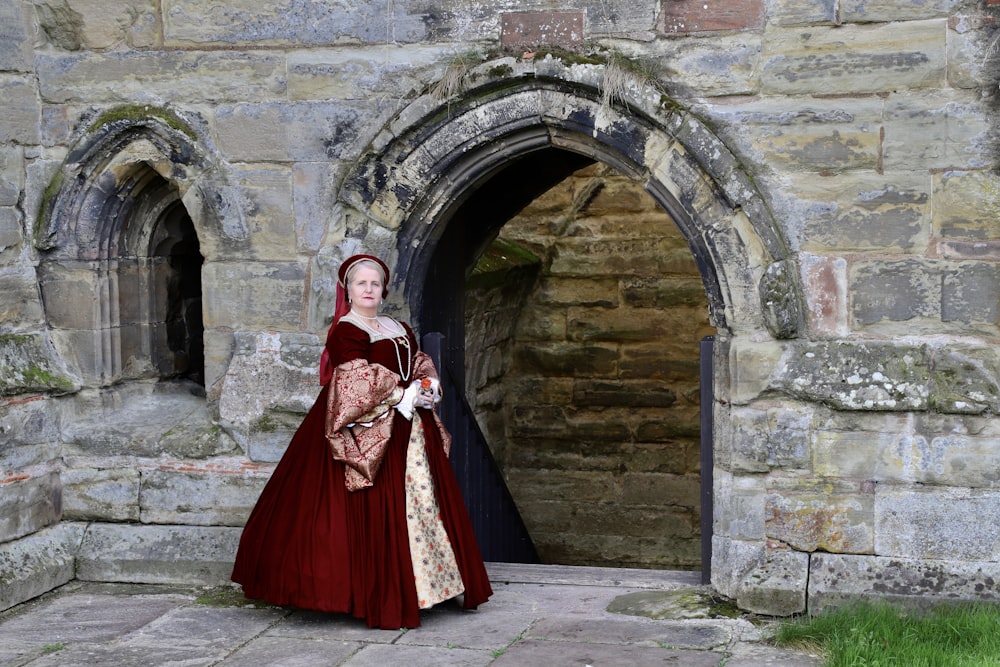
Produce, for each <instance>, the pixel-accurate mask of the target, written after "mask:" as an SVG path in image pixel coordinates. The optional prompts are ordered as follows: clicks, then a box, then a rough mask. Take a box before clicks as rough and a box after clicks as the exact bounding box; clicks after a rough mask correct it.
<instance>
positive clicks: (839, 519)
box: [764, 489, 874, 553]
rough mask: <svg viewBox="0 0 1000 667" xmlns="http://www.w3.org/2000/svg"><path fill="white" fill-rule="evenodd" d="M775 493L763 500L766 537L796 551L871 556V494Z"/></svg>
mask: <svg viewBox="0 0 1000 667" xmlns="http://www.w3.org/2000/svg"><path fill="white" fill-rule="evenodd" d="M816 491H818V492H810V491H806V492H797V491H791V490H790V491H785V490H782V491H779V492H774V491H772V492H771V493H768V494H767V498H766V499H765V501H764V513H765V515H764V527H765V529H766V531H767V537H768V539H771V540H778V541H780V542H783V543H785V544H787V545H788V546H790V547H792V548H793V549H795V550H796V551H808V552H812V551H830V552H833V553H871V552H872V546H873V523H874V509H873V508H874V497H873V495H872V494H871V493H863V492H861V490H860V489H859V492H857V493H853V494H846V493H836V492H826V493H824V492H823V490H822V489H817V490H816Z"/></svg>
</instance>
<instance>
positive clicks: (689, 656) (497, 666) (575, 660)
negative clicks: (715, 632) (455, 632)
mask: <svg viewBox="0 0 1000 667" xmlns="http://www.w3.org/2000/svg"><path fill="white" fill-rule="evenodd" d="M724 659H725V655H724V654H722V653H715V652H713V651H679V650H674V649H665V648H652V647H647V646H618V645H613V644H587V643H575V642H573V643H567V642H546V641H540V640H536V639H528V640H525V641H522V642H518V643H516V644H514V645H513V646H511V647H510V648H509V649H508V650H507V651H505V652H504V654H503V655H501V656H500V657H499V658H497V660H496V661H495V662H493V663H491V664H492V665H493V667H525V666H526V665H539V666H541V665H550V666H555V665H559V666H560V667H562V666H566V667H569V666H571V665H579V666H580V667H622V666H623V665H628V666H629V667H662V666H663V665H671V666H672V667H719V665H721V664H723V663H722V661H723V660H724Z"/></svg>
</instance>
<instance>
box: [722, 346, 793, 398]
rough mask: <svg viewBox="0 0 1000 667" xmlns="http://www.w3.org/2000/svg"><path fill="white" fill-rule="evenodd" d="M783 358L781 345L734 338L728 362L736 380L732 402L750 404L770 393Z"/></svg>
mask: <svg viewBox="0 0 1000 667" xmlns="http://www.w3.org/2000/svg"><path fill="white" fill-rule="evenodd" d="M783 356H784V347H783V346H782V345H781V344H778V343H758V342H750V341H748V340H746V339H745V338H741V339H734V340H733V344H732V346H731V347H730V352H729V359H728V366H729V375H730V377H731V378H732V380H731V382H730V383H729V387H730V391H731V395H730V400H731V401H732V402H733V403H735V404H737V405H740V404H746V403H749V402H750V401H752V400H753V399H755V398H757V397H758V396H759V395H760V394H761V393H763V392H764V391H766V390H767V389H768V388H769V387H770V386H771V381H772V380H771V379H772V376H773V375H774V374H775V372H776V371H777V370H778V368H779V363H780V362H781V359H782V357H783Z"/></svg>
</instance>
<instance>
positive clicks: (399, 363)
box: [350, 310, 413, 382]
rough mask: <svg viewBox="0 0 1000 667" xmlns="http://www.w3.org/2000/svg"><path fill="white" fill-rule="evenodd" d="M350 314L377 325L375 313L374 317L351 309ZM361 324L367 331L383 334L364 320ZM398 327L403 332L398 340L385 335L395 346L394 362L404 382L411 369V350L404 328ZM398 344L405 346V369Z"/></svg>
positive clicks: (378, 334)
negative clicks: (372, 321)
mask: <svg viewBox="0 0 1000 667" xmlns="http://www.w3.org/2000/svg"><path fill="white" fill-rule="evenodd" d="M350 314H351V315H357V316H358V317H360V318H361V319H363V320H374V321H375V326H379V323H378V315H376V316H375V317H368V316H367V315H362V314H361V313H359V312H357V311H356V310H351V313H350ZM361 324H363V325H364V326H365V328H367V329H368V330H369V331H371V332H372V333H374V334H375V335H377V336H384V335H385V334H383V333H382V332H381V331H379V330H377V329H375V328H374V327H372V326H371V325H370V324H368V323H366V322H362V323H361ZM398 328H399V329H400V331H402V333H403V335H402V336H398V338H399V341H397V340H396V338H393V337H387V338H386V339H387V340H388V341H389V342H391V343H392V346H393V348H395V350H396V364H397V367H398V368H399V376H400V377H401V378H403V382H406V381H408V380H409V379H410V373H411V372H412V370H413V369H412V368H411V366H412V365H413V350H411V349H410V340H409V338H407V337H406V330H405V329H403V328H402V327H398ZM400 345H402V346H403V347H405V348H406V366H405V370H404V366H403V357H402V355H401V354H400V353H399V346H400Z"/></svg>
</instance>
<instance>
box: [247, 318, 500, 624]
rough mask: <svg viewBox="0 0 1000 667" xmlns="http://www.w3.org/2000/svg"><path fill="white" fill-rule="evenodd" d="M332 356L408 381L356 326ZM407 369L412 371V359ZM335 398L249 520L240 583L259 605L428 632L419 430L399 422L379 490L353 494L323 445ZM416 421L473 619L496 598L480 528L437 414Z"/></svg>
mask: <svg viewBox="0 0 1000 667" xmlns="http://www.w3.org/2000/svg"><path fill="white" fill-rule="evenodd" d="M406 330H407V334H408V336H409V338H410V342H411V346H412V349H413V350H416V349H417V347H416V340H415V338H414V336H413V332H412V331H411V330H410V329H409V327H406ZM327 350H328V352H329V354H330V359H331V361H332V363H333V365H334V366H337V365H339V364H341V363H344V362H345V361H350V360H353V359H358V358H362V359H366V360H367V361H368V362H369V363H378V364H381V365H383V366H385V367H386V368H388V369H389V370H391V371H393V372H395V373H400V368H399V366H400V362H399V361H397V354H396V348H395V346H394V345H393V343H392V341H389V340H379V341H375V342H374V343H373V342H371V341H370V339H369V336H368V334H367V333H365V332H364V331H363V330H361V329H360V328H359V327H357V326H355V325H354V324H352V323H350V322H343V321H342V322H339V323H338V324H337V326H336V327H334V328H333V330H332V331H331V332H330V335H329V338H328V340H327ZM402 363H404V364H405V363H406V357H405V355H404V356H403V358H402ZM331 384H332V383H331ZM403 384H407V383H401V385H403ZM328 392H329V384H328V385H327V386H325V387H324V388H323V390H322V391H321V392H320V395H319V397H318V398H317V399H316V402H315V404H313V406H312V408H311V409H310V411H309V414H308V415H307V416H306V418H305V420H304V421H303V422H302V425H301V426H300V427H299V429H298V431H296V433H295V435H294V437H293V438H292V441H291V443H290V444H289V445H288V448H287V450H286V451H285V454H284V455H283V456H282V458H281V461H280V462H279V463H278V465H277V467H276V468H275V470H274V473H273V474H272V476H271V479H270V480H269V481H268V483H267V485H266V486H265V488H264V490H263V492H262V493H261V496H260V499H259V500H258V501H257V504H256V506H255V507H254V509H253V512H252V513H251V514H250V518H249V519H248V520H247V524H246V527H245V528H244V530H243V535H242V537H241V538H240V546H239V551H238V552H237V554H236V563H235V566H234V568H233V574H232V579H233V581H235V582H237V583H239V584H241V585H242V586H243V592H244V594H245V595H246V596H247V597H248V598H251V599H259V600H265V601H267V602H270V603H272V604H276V605H281V606H292V607H298V608H302V609H314V610H318V611H326V612H343V613H348V614H352V615H354V616H356V617H358V618H361V619H364V620H365V622H366V623H367V624H368V625H369V627H373V628H375V627H377V628H384V629H399V628H404V627H405V628H415V627H417V626H419V625H420V610H419V606H418V601H417V592H416V586H415V584H414V573H413V565H412V563H411V560H410V550H409V540H408V531H407V524H406V510H405V490H404V478H405V468H406V449H407V446H408V444H409V432H410V426H411V424H410V422H409V421H408V420H407V419H406V418H405V417H403V416H402V415H400V414H398V413H394V416H393V419H394V420H395V422H394V423H393V428H392V439H391V441H390V443H389V446H388V448H387V450H386V453H385V457H384V458H383V460H382V465H381V467H380V469H379V470H378V474H377V476H376V478H375V483H374V486H372V487H371V488H368V489H363V490H360V491H353V492H352V491H348V490H347V488H346V487H345V485H344V464H343V463H342V462H340V461H335V460H334V459H333V458H332V456H331V450H330V445H329V444H328V442H327V440H326V437H325V427H326V405H327V393H328ZM414 419H421V420H422V421H423V423H424V425H425V428H424V432H425V440H426V446H425V448H426V452H427V458H428V464H429V467H430V472H431V475H432V477H433V480H434V492H435V496H436V498H437V502H438V507H439V509H440V512H441V520H442V522H443V524H444V527H445V530H446V531H447V534H448V538H449V539H450V541H451V546H452V549H453V551H454V553H455V559H456V562H457V565H458V569H459V572H460V574H461V577H462V582H463V584H464V585H465V593H464V602H463V605H464V607H465V608H467V609H474V608H476V607H477V606H478V605H480V604H482V603H483V602H485V601H486V600H487V599H489V597H490V595H492V593H493V591H492V589H491V588H490V583H489V579H488V576H487V574H486V568H485V567H484V565H483V560H482V556H481V555H480V552H479V546H478V544H477V543H476V537H475V534H474V532H473V529H472V523H471V521H470V519H469V516H468V511H467V510H466V507H465V501H464V500H463V498H462V494H461V491H460V490H459V487H458V482H457V480H456V479H455V476H454V473H453V472H452V469H451V465H450V463H449V462H448V458H447V455H446V453H445V451H444V447H443V443H442V440H441V436H440V434H439V432H438V430H437V427H436V425H435V423H434V420H433V417H432V415H431V413H430V411H428V410H424V409H417V410H415V411H414ZM456 446H461V443H456Z"/></svg>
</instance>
